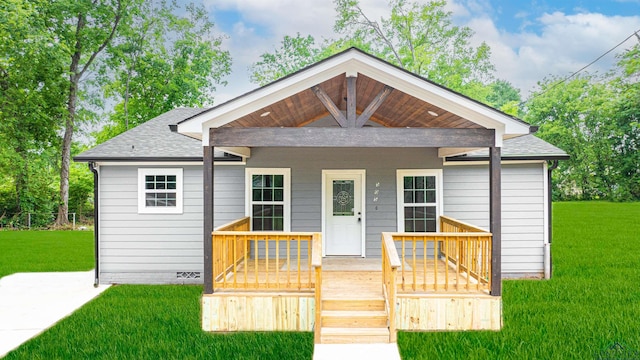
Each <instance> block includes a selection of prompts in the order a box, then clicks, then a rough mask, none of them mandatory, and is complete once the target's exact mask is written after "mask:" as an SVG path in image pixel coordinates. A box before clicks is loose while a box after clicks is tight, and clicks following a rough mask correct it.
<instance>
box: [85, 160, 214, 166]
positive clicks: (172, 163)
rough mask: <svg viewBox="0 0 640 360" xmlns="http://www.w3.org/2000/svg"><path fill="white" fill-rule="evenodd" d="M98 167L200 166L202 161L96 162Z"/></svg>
mask: <svg viewBox="0 0 640 360" xmlns="http://www.w3.org/2000/svg"><path fill="white" fill-rule="evenodd" d="M95 164H96V165H99V166H155V167H158V166H198V165H199V166H202V161H169V162H166V161H96V162H95Z"/></svg>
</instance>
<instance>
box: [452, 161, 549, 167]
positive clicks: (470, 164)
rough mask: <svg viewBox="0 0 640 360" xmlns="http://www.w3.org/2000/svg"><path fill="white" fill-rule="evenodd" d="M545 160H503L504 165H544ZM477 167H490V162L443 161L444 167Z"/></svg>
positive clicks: (501, 162)
mask: <svg viewBox="0 0 640 360" xmlns="http://www.w3.org/2000/svg"><path fill="white" fill-rule="evenodd" d="M544 163H546V161H545V160H502V161H500V164H502V165H522V164H544ZM475 165H489V161H487V160H482V161H474V160H468V161H443V162H442V166H475Z"/></svg>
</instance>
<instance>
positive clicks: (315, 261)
mask: <svg viewBox="0 0 640 360" xmlns="http://www.w3.org/2000/svg"><path fill="white" fill-rule="evenodd" d="M311 266H313V268H314V269H315V273H316V284H315V285H316V287H315V291H316V294H315V295H316V298H315V303H316V313H315V325H314V328H313V340H314V343H316V344H320V335H321V330H322V239H321V238H320V234H318V233H316V234H315V235H314V238H313V248H312V250H311Z"/></svg>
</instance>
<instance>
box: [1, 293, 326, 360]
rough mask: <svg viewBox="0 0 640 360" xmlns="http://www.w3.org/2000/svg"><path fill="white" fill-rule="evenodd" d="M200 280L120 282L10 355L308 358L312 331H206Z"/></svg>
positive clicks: (110, 357)
mask: <svg viewBox="0 0 640 360" xmlns="http://www.w3.org/2000/svg"><path fill="white" fill-rule="evenodd" d="M201 294H202V287H201V286H180V285H121V286H115V287H112V288H111V289H109V290H107V291H106V292H105V293H103V294H102V295H101V296H100V297H99V298H98V299H97V300H94V301H92V302H91V303H89V304H88V305H85V306H84V307H82V308H81V309H80V310H78V311H77V312H75V313H74V314H73V315H72V316H70V317H69V318H67V319H65V320H64V321H62V322H61V323H60V324H58V325H56V326H54V327H53V328H51V329H50V330H48V331H47V332H45V333H44V334H42V335H41V336H39V337H37V338H35V339H33V340H31V341H29V342H27V343H26V344H24V345H23V346H21V347H20V348H19V349H18V350H16V351H13V352H11V353H9V354H8V355H7V357H6V359H7V360H9V359H274V358H276V359H281V360H285V359H310V358H311V355H312V353H313V334H312V333H276V332H271V333H257V332H254V333H236V334H209V333H205V332H203V331H202V330H201V327H200V302H199V300H200V296H201Z"/></svg>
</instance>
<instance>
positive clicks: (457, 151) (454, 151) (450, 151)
mask: <svg viewBox="0 0 640 360" xmlns="http://www.w3.org/2000/svg"><path fill="white" fill-rule="evenodd" d="M480 149H482V148H443V147H441V148H438V157H440V158H446V157H449V156H456V155H462V154H466V153H468V152H471V151H475V150H480Z"/></svg>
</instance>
